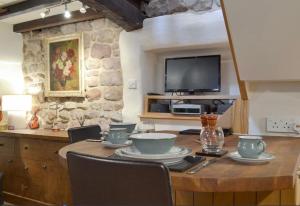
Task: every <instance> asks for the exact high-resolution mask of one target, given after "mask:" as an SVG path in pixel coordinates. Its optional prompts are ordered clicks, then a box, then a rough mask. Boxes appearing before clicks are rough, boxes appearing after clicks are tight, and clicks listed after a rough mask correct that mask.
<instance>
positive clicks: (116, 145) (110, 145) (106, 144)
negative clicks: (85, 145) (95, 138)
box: [102, 140, 132, 149]
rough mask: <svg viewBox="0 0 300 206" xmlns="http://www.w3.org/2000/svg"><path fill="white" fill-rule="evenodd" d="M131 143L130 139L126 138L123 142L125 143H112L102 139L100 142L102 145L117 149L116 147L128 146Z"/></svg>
mask: <svg viewBox="0 0 300 206" xmlns="http://www.w3.org/2000/svg"><path fill="white" fill-rule="evenodd" d="M131 144H132V141H131V140H128V141H127V142H125V144H113V143H111V142H109V141H103V142H102V145H103V146H104V147H107V148H112V149H117V148H121V147H127V146H130V145H131Z"/></svg>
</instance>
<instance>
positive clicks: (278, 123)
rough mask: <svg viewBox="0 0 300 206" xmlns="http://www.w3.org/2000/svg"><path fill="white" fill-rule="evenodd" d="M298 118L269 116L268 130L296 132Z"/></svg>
mask: <svg viewBox="0 0 300 206" xmlns="http://www.w3.org/2000/svg"><path fill="white" fill-rule="evenodd" d="M295 123H296V120H295V119H294V118H279V117H268V118H267V131H268V132H286V133H295V130H294V126H295Z"/></svg>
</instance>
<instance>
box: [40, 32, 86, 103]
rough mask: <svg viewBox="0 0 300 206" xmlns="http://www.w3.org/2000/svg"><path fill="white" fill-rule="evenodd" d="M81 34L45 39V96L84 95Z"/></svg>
mask: <svg viewBox="0 0 300 206" xmlns="http://www.w3.org/2000/svg"><path fill="white" fill-rule="evenodd" d="M82 41H83V38H82V34H71V35H65V36H57V37H52V38H48V39H46V42H45V43H46V51H47V52H46V57H47V67H46V68H47V75H46V84H45V96H46V97H84V80H83V76H84V69H83V65H84V64H83V61H84V54H83V42H82Z"/></svg>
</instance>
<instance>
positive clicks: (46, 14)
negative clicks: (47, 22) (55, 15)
mask: <svg viewBox="0 0 300 206" xmlns="http://www.w3.org/2000/svg"><path fill="white" fill-rule="evenodd" d="M49 13H50V9H46V11H43V12H41V13H40V15H41V17H42V18H45V17H46V16H48V15H49Z"/></svg>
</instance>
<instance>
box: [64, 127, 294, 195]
mask: <svg viewBox="0 0 300 206" xmlns="http://www.w3.org/2000/svg"><path fill="white" fill-rule="evenodd" d="M170 133H171V132H170ZM173 133H174V132H173ZM177 135H178V137H177V139H176V145H178V146H185V147H188V148H191V149H192V151H193V153H194V154H195V152H197V151H201V149H202V148H201V144H200V143H199V141H198V139H199V136H198V135H179V134H177ZM263 138H264V141H265V142H266V144H267V149H266V152H268V153H271V154H273V155H274V156H275V159H273V160H271V161H270V162H269V163H267V164H260V165H249V164H242V163H238V162H235V161H233V160H231V159H230V158H229V157H228V155H225V156H223V157H221V158H219V159H218V161H217V162H215V163H213V164H211V165H209V166H207V167H205V168H203V169H201V170H200V171H199V172H197V173H195V174H187V173H186V172H170V176H171V183H172V187H173V188H174V189H175V190H184V191H194V192H250V191H273V190H282V189H293V188H294V187H295V183H296V179H297V175H299V169H300V168H299V166H300V138H294V137H277V136H274V137H270V136H268V137H263ZM237 144H238V136H234V135H233V136H228V137H225V144H224V149H225V150H228V152H233V151H236V147H237ZM68 151H73V152H78V153H81V154H86V155H92V156H96V157H108V156H110V155H112V154H113V153H114V151H115V150H114V149H109V148H106V147H104V146H103V144H102V143H101V142H89V141H81V142H77V143H74V144H70V145H68V146H65V147H63V148H62V149H61V150H60V151H59V155H60V158H61V159H62V160H63V161H64V162H66V154H67V152H68ZM208 159H209V158H208ZM297 173H298V174H297Z"/></svg>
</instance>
